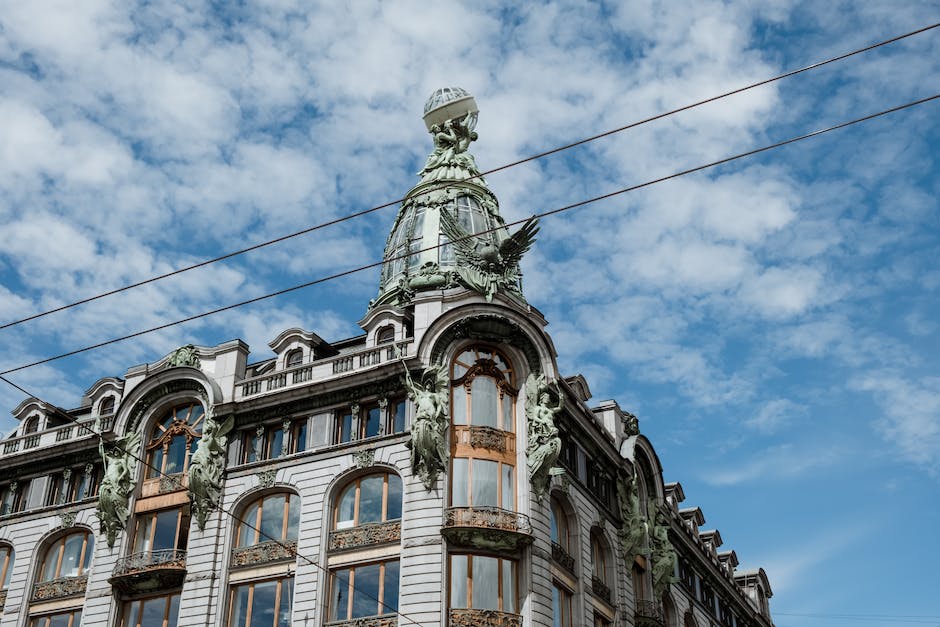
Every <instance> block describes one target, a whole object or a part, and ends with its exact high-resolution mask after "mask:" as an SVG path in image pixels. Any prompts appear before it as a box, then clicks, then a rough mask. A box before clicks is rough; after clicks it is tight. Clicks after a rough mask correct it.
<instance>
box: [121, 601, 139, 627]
mask: <svg viewBox="0 0 940 627" xmlns="http://www.w3.org/2000/svg"><path fill="white" fill-rule="evenodd" d="M139 614H140V603H139V602H138V601H132V602H130V603H125V604H124V622H123V623H122V625H123V626H124V627H137V624H138V623H137V620H138V619H139V616H138V615H139Z"/></svg>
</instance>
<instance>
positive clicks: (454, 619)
mask: <svg viewBox="0 0 940 627" xmlns="http://www.w3.org/2000/svg"><path fill="white" fill-rule="evenodd" d="M447 624H448V625H450V627H522V617H521V616H519V615H518V614H510V613H509V612H499V611H497V610H476V609H471V608H452V609H451V610H450V620H449V621H448V623H447Z"/></svg>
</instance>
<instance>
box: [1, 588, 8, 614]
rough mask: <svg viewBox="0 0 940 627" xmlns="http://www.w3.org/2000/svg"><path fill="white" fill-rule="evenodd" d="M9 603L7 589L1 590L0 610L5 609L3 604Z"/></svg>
mask: <svg viewBox="0 0 940 627" xmlns="http://www.w3.org/2000/svg"><path fill="white" fill-rule="evenodd" d="M6 604H7V591H6V590H0V610H2V609H3V606H4V605H6Z"/></svg>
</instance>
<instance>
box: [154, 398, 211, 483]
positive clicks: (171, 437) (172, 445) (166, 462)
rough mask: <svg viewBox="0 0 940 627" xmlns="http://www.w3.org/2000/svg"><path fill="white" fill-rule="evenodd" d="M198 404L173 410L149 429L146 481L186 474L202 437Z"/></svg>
mask: <svg viewBox="0 0 940 627" xmlns="http://www.w3.org/2000/svg"><path fill="white" fill-rule="evenodd" d="M203 418H204V410H203V408H202V405H201V404H200V403H190V404H188V405H180V406H178V407H174V408H173V409H171V410H170V411H168V412H167V413H166V414H164V415H163V417H162V418H161V419H160V420H159V421H158V422H157V424H155V425H154V426H153V429H152V430H151V432H150V441H149V442H148V443H147V478H148V479H153V478H156V477H160V476H161V475H162V474H168V475H169V474H174V473H181V472H186V470H187V469H188V468H189V460H190V458H191V457H192V454H193V453H194V452H196V446H197V445H198V443H199V437H200V436H201V435H202V423H203Z"/></svg>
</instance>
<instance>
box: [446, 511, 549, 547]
mask: <svg viewBox="0 0 940 627" xmlns="http://www.w3.org/2000/svg"><path fill="white" fill-rule="evenodd" d="M441 533H443V534H444V535H445V536H446V537H447V539H448V540H450V541H451V542H452V543H454V544H458V545H462V546H469V547H474V548H480V549H488V550H494V551H515V550H517V549H519V548H520V547H522V546H523V545H526V544H529V543H531V542H532V526H531V524H530V523H529V517H528V516H526V515H524V514H519V513H517V512H513V511H509V510H504V509H500V508H498V507H451V508H448V509H447V510H446V512H445V513H444V527H443V529H442V530H441Z"/></svg>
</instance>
